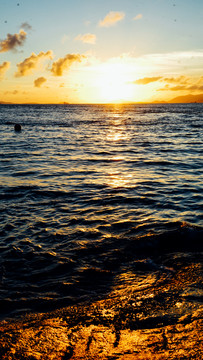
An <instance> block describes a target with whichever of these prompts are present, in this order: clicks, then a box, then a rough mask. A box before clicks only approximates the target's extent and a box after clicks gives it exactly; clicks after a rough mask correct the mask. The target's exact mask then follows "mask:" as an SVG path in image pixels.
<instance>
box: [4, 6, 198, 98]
mask: <svg viewBox="0 0 203 360" xmlns="http://www.w3.org/2000/svg"><path fill="white" fill-rule="evenodd" d="M188 94H191V95H197V94H203V1H202V0H102V1H97V0H74V1H72V0H40V1H39V0H35V1H33V0H16V1H15V0H1V1H0V102H1V101H3V102H13V103H63V102H68V103H108V102H150V101H157V100H158V101H169V100H171V99H173V98H175V97H177V96H183V95H188Z"/></svg>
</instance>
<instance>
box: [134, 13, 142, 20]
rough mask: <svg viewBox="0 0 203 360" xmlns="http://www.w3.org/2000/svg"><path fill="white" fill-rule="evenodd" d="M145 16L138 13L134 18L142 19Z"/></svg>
mask: <svg viewBox="0 0 203 360" xmlns="http://www.w3.org/2000/svg"><path fill="white" fill-rule="evenodd" d="M142 18H143V15H142V14H138V15H136V16H135V17H134V18H133V20H140V19H142Z"/></svg>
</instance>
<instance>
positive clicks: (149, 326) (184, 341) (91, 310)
mask: <svg viewBox="0 0 203 360" xmlns="http://www.w3.org/2000/svg"><path fill="white" fill-rule="evenodd" d="M201 284H202V273H201V262H198V261H197V262H196V263H190V264H181V265H180V266H179V268H178V270H177V271H176V272H175V273H173V274H172V275H170V276H168V277H166V280H165V281H164V282H161V283H157V285H155V286H153V288H152V287H149V288H145V289H142V290H137V288H136V289H135V288H134V287H133V285H131V286H129V287H125V288H120V289H116V290H113V291H112V292H111V293H110V294H109V296H108V297H107V298H105V299H102V300H98V301H95V302H94V303H91V304H87V303H86V304H82V305H77V306H76V305H75V306H71V307H67V308H64V309H60V310H57V311H55V312H52V313H45V314H33V315H29V316H25V317H23V318H21V319H18V320H7V321H2V322H1V323H0V337H1V343H0V358H1V359H2V360H14V359H16V360H25V359H26V360H48V359H51V360H67V359H72V360H76V359H91V360H96V359H102V360H104V359H105V360H113V359H118V360H134V359H202V358H203V350H202V347H201V346H202V340H203V335H202V331H201V330H202V326H203V321H202V314H203V307H202V305H201V294H202V285H201Z"/></svg>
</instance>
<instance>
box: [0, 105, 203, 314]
mask: <svg viewBox="0 0 203 360" xmlns="http://www.w3.org/2000/svg"><path fill="white" fill-rule="evenodd" d="M202 115H203V104H153V105H132V104H130V105H127V104H126V105H0V313H1V318H5V317H7V316H16V315H18V314H21V313H25V312H35V311H47V310H52V309H56V308H60V307H63V306H68V305H70V304H76V303H81V302H83V301H92V300H93V299H99V298H105V297H106V296H108V294H109V293H110V292H112V291H114V290H115V289H117V288H120V287H123V288H125V287H127V286H129V285H131V284H133V285H134V286H137V288H138V289H139V290H140V289H142V287H143V288H145V287H146V286H148V287H149V286H151V287H152V288H153V286H154V284H155V283H156V281H157V276H159V277H160V275H161V274H162V273H166V272H167V271H166V270H167V269H169V270H170V271H171V272H175V271H176V262H179V263H180V262H181V261H190V262H191V261H192V262H194V263H195V262H196V261H200V259H199V256H200V252H201V250H202V238H203V236H202V235H203V232H202V229H203V228H202V225H203V222H202V218H203V217H202V215H203V214H202V200H203V191H202V179H203V177H202V175H203V166H202V154H203V152H202V150H203V146H202V122H203V121H202V119H203V117H202ZM16 123H19V124H21V131H19V132H16V131H15V130H14V124H16ZM177 259H178V260H177ZM184 259H186V260H184ZM172 265H173V267H171V266H172ZM193 295H194V297H195V296H197V297H198V293H196V295H195V291H194V294H193Z"/></svg>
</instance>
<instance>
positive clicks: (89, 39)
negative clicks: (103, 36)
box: [75, 34, 96, 44]
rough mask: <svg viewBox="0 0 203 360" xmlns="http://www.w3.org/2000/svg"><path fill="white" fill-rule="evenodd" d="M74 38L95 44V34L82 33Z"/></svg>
mask: <svg viewBox="0 0 203 360" xmlns="http://www.w3.org/2000/svg"><path fill="white" fill-rule="evenodd" d="M75 40H79V41H82V42H83V43H86V44H95V42H96V35H95V34H84V35H81V34H80V35H78V36H77V37H76V38H75Z"/></svg>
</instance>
